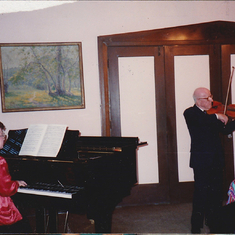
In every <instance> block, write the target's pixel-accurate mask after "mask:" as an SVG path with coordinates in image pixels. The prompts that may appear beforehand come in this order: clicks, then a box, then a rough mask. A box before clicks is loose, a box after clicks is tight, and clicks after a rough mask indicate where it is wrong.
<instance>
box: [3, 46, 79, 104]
mask: <svg viewBox="0 0 235 235" xmlns="http://www.w3.org/2000/svg"><path fill="white" fill-rule="evenodd" d="M1 59H2V76H3V80H4V88H5V98H6V103H7V104H9V106H11V108H12V107H13V108H14V107H18V106H27V107H33V106H35V107H38V106H39V105H40V106H45V107H48V106H53V105H57V106H67V105H79V104H81V103H82V102H83V101H82V78H81V67H80V65H81V63H80V59H81V58H80V53H79V47H78V45H60V46H54V45H48V46H44V45H36V46H16V47H14V46H12V47H2V48H1ZM46 96H47V97H46ZM14 97H15V98H14ZM50 97H51V98H50ZM17 101H19V102H18V103H17ZM78 103H79V104H78Z"/></svg>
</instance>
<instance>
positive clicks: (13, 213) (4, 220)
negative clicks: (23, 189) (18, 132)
mask: <svg viewBox="0 0 235 235" xmlns="http://www.w3.org/2000/svg"><path fill="white" fill-rule="evenodd" d="M5 129H6V127H5V126H4V124H3V123H2V122H0V149H2V148H3V145H4V143H5V140H6V135H5V134H4V131H5ZM26 185H27V184H26V182H24V181H20V180H19V181H13V180H11V176H10V174H9V171H8V165H7V162H6V160H5V159H4V158H3V157H1V156H0V233H20V232H30V231H29V224H28V223H26V222H25V220H24V219H23V217H22V215H21V213H20V212H19V210H18V209H17V208H16V206H15V204H14V202H13V201H12V199H11V196H12V195H14V194H15V193H16V192H17V189H18V187H19V186H26Z"/></svg>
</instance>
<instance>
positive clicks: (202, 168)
mask: <svg viewBox="0 0 235 235" xmlns="http://www.w3.org/2000/svg"><path fill="white" fill-rule="evenodd" d="M193 99H194V101H195V104H194V106H193V107H189V108H188V109H186V110H185V111H184V117H185V120H186V124H187V127H188V130H189V134H190V137H191V150H190V152H191V155H190V167H191V168H193V172H194V195H193V210H192V216H191V226H192V227H191V232H192V233H200V232H201V228H203V222H204V219H205V223H206V225H208V226H209V228H210V227H212V223H213V221H212V220H211V218H212V215H213V213H214V212H215V211H217V210H218V208H220V207H221V206H222V188H223V187H222V184H223V167H224V156H223V149H222V145H221V140H220V136H219V135H220V133H223V134H227V135H228V134H231V133H232V132H233V131H234V130H235V121H231V122H228V117H227V116H226V115H224V114H221V113H215V114H211V115H209V114H207V112H206V111H208V110H209V109H210V108H211V107H212V102H213V96H212V95H211V92H210V91H209V90H208V89H207V88H204V87H200V88H197V89H196V90H195V91H194V93H193Z"/></svg>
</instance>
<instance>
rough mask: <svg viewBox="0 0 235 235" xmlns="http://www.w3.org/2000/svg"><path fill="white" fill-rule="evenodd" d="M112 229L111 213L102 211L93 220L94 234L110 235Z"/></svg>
mask: <svg viewBox="0 0 235 235" xmlns="http://www.w3.org/2000/svg"><path fill="white" fill-rule="evenodd" d="M111 227H112V212H108V211H103V212H101V213H100V214H99V216H98V218H96V219H95V232H96V233H111Z"/></svg>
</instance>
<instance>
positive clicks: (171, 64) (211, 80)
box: [165, 45, 220, 201]
mask: <svg viewBox="0 0 235 235" xmlns="http://www.w3.org/2000/svg"><path fill="white" fill-rule="evenodd" d="M217 54H218V51H217V48H215V47H213V46H210V45H203V46H201V45H193V46H167V47H165V63H166V64H165V66H166V68H168V69H167V70H166V84H167V85H166V86H167V90H166V107H167V120H168V122H167V129H168V130H169V135H168V140H167V142H168V146H169V147H168V153H167V154H168V156H169V159H171V161H169V168H170V169H171V174H170V198H171V199H172V201H174V200H176V201H182V200H183V201H184V198H188V199H190V197H192V194H193V177H192V176H193V175H192V172H191V173H190V174H191V176H190V175H189V176H188V175H184V174H185V173H186V172H190V168H189V149H190V148H189V147H190V146H188V145H190V139H189V138H190V137H189V134H188V130H187V127H186V123H185V121H184V118H183V111H184V110H185V109H186V108H188V107H189V106H192V105H193V104H194V101H193V99H192V93H193V91H194V90H195V89H196V88H197V87H200V86H205V87H208V88H209V89H211V91H212V94H214V95H215V97H218V93H214V92H213V90H214V91H216V90H217V87H218V84H217V86H216V81H217V77H218V75H216V74H219V72H220V70H219V66H213V67H212V66H211V65H212V64H213V65H214V64H218V63H219V59H218V58H217V56H216V55H217ZM182 60H184V62H185V63H186V64H183V63H182ZM179 66H181V67H179ZM206 67H207V68H206ZM200 71H202V72H204V73H203V74H201V72H200ZM212 75H214V76H212ZM187 79H188V80H187ZM184 83H185V84H184ZM212 84H213V85H212ZM181 126H183V128H181ZM185 140H186V141H185ZM184 158H185V159H184ZM185 162H186V163H185ZM179 163H180V165H179ZM179 171H180V172H179ZM182 171H184V172H182ZM190 177H191V180H190ZM182 179H184V180H182ZM185 179H186V180H185Z"/></svg>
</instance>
